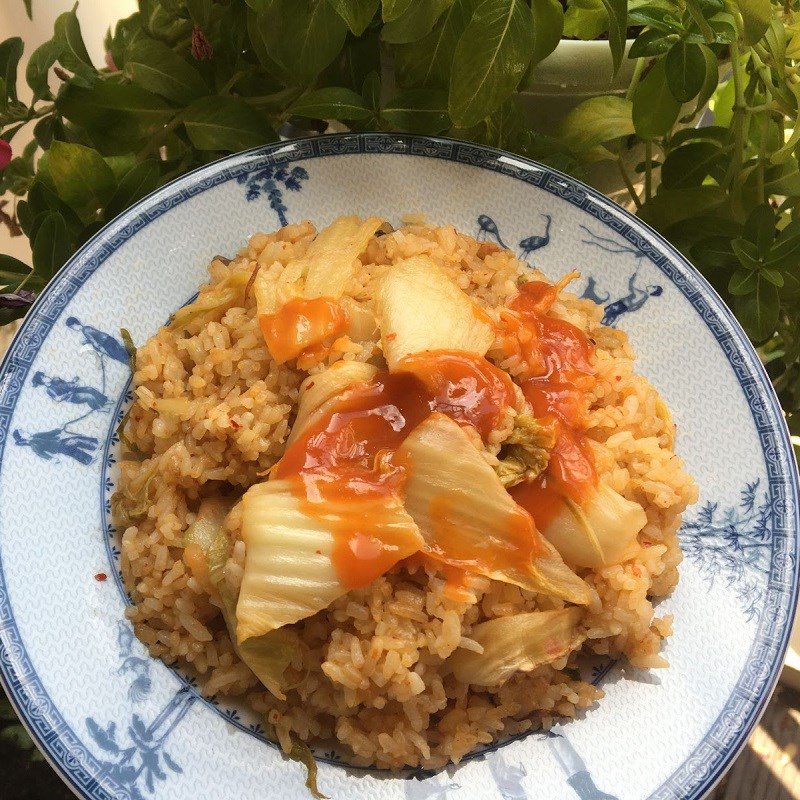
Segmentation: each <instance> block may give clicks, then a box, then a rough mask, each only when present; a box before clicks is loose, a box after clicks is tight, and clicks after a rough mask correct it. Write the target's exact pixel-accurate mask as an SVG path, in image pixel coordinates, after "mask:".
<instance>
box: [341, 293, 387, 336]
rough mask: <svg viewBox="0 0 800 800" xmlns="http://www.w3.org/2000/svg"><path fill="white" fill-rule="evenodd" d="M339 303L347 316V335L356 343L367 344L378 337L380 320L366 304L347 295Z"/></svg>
mask: <svg viewBox="0 0 800 800" xmlns="http://www.w3.org/2000/svg"><path fill="white" fill-rule="evenodd" d="M339 302H340V304H341V306H342V310H343V311H344V313H345V314H346V315H347V335H348V336H349V337H350V338H351V339H352V340H353V341H354V342H366V341H369V340H372V339H375V338H376V337H377V335H378V318H377V317H376V316H375V312H374V311H373V310H372V309H371V308H370V307H369V305H368V304H367V303H366V302H364V301H363V300H361V301H359V300H354V299H353V298H352V297H347V295H345V296H344V297H342V299H341V300H340V301H339Z"/></svg>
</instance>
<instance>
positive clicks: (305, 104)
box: [288, 86, 372, 119]
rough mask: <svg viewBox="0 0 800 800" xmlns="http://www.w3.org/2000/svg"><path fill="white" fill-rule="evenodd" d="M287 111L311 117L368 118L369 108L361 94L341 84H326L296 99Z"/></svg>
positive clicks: (370, 113)
mask: <svg viewBox="0 0 800 800" xmlns="http://www.w3.org/2000/svg"><path fill="white" fill-rule="evenodd" d="M288 112H289V113H290V114H293V115H295V116H298V117H309V118H311V119H368V118H369V117H371V116H372V108H370V107H369V106H368V105H367V104H366V103H365V102H364V100H363V99H362V97H361V95H359V94H357V93H356V92H354V91H353V90H352V89H345V88H344V87H341V86H326V87H325V88H324V89H317V90H316V91H314V92H310V93H309V94H307V95H304V96H303V97H300V98H299V99H298V100H296V101H295V102H294V103H293V104H292V105H291V106H289V109H288Z"/></svg>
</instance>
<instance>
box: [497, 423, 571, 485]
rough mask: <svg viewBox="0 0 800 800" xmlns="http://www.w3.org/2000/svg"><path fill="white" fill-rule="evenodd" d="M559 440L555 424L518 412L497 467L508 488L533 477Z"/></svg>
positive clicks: (541, 468)
mask: <svg viewBox="0 0 800 800" xmlns="http://www.w3.org/2000/svg"><path fill="white" fill-rule="evenodd" d="M555 443H556V428H555V424H554V423H552V422H544V421H542V420H539V419H537V418H536V417H533V416H531V415H530V414H519V415H518V416H517V418H516V419H515V420H514V428H513V430H512V431H511V435H510V436H509V437H508V439H506V440H505V442H504V443H503V449H502V450H501V451H500V459H499V463H498V465H497V466H496V467H495V471H496V472H497V475H498V477H499V478H500V482H501V483H502V484H503V486H505V487H506V489H508V488H510V487H511V486H516V485H517V484H518V483H522V482H523V481H532V480H533V479H534V478H536V477H537V476H538V475H539V474H540V473H542V472H543V471H544V469H545V467H547V462H548V461H549V460H550V451H551V450H552V449H553V447H554V446H555Z"/></svg>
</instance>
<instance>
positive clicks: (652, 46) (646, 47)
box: [628, 28, 678, 58]
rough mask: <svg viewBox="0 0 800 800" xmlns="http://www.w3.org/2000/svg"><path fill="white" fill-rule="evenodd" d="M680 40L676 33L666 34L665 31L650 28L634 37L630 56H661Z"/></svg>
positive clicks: (629, 51)
mask: <svg viewBox="0 0 800 800" xmlns="http://www.w3.org/2000/svg"><path fill="white" fill-rule="evenodd" d="M677 41H678V35H677V34H675V33H671V34H666V35H665V34H664V32H663V31H660V30H655V29H653V28H650V29H648V30H646V31H643V32H642V33H640V34H639V35H638V36H637V37H636V39H634V42H633V44H632V45H631V49H630V50H628V58H647V57H650V56H660V55H663V54H664V53H666V52H667V51H668V50H669V49H670V47H672V46H673V45H674V44H675V43H676V42H677Z"/></svg>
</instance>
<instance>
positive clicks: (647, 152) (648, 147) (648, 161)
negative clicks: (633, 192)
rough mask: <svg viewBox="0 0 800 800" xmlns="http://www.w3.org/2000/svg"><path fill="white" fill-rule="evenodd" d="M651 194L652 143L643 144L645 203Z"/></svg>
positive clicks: (648, 141) (649, 141)
mask: <svg viewBox="0 0 800 800" xmlns="http://www.w3.org/2000/svg"><path fill="white" fill-rule="evenodd" d="M652 194H653V142H652V141H651V140H650V139H647V140H646V141H645V143H644V199H645V202H647V201H648V200H649V199H650V198H651V196H652Z"/></svg>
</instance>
